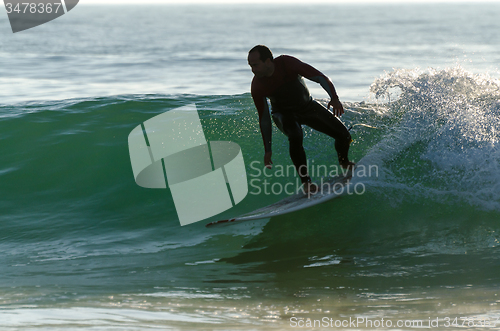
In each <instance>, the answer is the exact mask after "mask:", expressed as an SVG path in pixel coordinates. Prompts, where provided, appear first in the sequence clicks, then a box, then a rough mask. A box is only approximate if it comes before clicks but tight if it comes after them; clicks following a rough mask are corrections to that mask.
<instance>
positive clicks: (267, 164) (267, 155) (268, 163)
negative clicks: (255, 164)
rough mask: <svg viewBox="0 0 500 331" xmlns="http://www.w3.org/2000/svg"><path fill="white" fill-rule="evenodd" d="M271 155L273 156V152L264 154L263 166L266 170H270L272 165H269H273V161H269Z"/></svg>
mask: <svg viewBox="0 0 500 331" xmlns="http://www.w3.org/2000/svg"><path fill="white" fill-rule="evenodd" d="M272 155H273V152H266V154H264V166H265V167H266V168H267V169H271V168H272V165H271V164H273V161H272V160H271V156H272Z"/></svg>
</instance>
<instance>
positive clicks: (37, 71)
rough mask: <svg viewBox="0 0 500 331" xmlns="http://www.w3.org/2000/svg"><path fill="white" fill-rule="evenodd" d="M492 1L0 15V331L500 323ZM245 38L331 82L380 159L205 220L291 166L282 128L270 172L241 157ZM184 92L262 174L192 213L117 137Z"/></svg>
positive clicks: (365, 148) (249, 133) (498, 48)
mask: <svg viewBox="0 0 500 331" xmlns="http://www.w3.org/2000/svg"><path fill="white" fill-rule="evenodd" d="M2 11H3V10H2ZM499 16H500V5H499V4H491V3H490V4H487V3H484V4H481V3H471V4H425V5H424V4H420V5H418V4H411V5H410V4H398V5H389V4H377V5H366V4H357V5H354V4H351V5H325V4H322V5H314V4H309V5H301V6H299V5H296V6H292V5H287V6H277V5H224V6H223V5H203V6H202V5H189V6H187V5H186V6H95V7H94V6H90V5H85V4H79V5H78V6H77V7H75V8H74V9H73V10H72V11H71V12H69V13H68V14H66V15H64V16H62V17H60V18H58V19H56V20H54V21H52V22H49V23H47V24H44V25H42V26H39V27H36V28H33V29H30V30H26V31H23V32H19V33H15V34H13V33H12V31H11V29H10V25H9V22H8V19H7V15H6V14H4V13H0V250H1V252H2V253H1V254H0V330H51V331H52V330H287V329H290V330H295V329H308V330H311V329H313V330H320V329H324V330H329V329H339V330H340V329H343V330H347V329H353V330H360V329H377V330H412V329H417V328H432V329H436V330H438V329H439V330H451V329H471V330H474V329H481V330H485V329H486V330H500V295H499V285H500V242H499V240H500V147H499V140H500V81H499V71H498V64H499V62H500V34H499V33H498V31H500V20H498V17H499ZM255 44H266V45H268V46H269V47H270V48H271V49H272V50H273V52H274V53H275V55H279V54H289V55H293V56H296V57H298V58H300V59H301V60H303V61H305V62H307V63H309V64H311V65H313V66H315V67H316V68H318V69H319V70H321V71H322V72H324V73H325V74H326V75H328V76H329V77H330V78H331V79H332V81H333V83H334V84H335V86H336V89H337V92H338V94H339V96H340V99H341V101H343V103H344V107H345V109H346V113H345V114H344V115H343V116H342V121H343V122H344V123H345V124H346V126H348V127H349V128H350V127H352V129H351V133H352V136H353V138H354V142H353V143H352V145H351V150H350V156H351V158H352V160H353V161H355V162H358V166H359V168H361V166H364V167H367V168H368V167H370V166H371V168H369V169H373V171H372V172H370V173H365V174H361V175H358V176H355V178H353V183H356V184H357V185H358V186H357V188H358V190H357V191H356V192H350V193H346V194H344V195H342V196H340V197H338V198H336V199H333V200H331V201H329V202H327V203H324V204H321V205H318V206H315V207H312V208H310V209H306V210H302V211H299V212H295V213H291V214H288V215H283V216H277V217H273V218H270V219H264V220H259V221H253V222H246V223H241V224H232V225H227V226H219V227H211V228H210V227H209V228H206V227H205V224H206V223H207V222H210V221H214V220H217V219H224V218H230V217H234V216H237V215H239V214H242V213H245V212H249V211H251V210H253V209H256V208H258V207H262V206H265V205H268V204H270V203H273V202H275V201H278V200H279V199H281V198H283V197H285V196H286V195H287V194H286V192H283V191H282V190H279V188H280V187H282V186H283V185H286V184H287V183H289V182H292V183H295V182H296V177H295V175H294V174H293V173H291V174H289V173H287V174H284V173H282V172H281V173H280V172H278V170H279V169H284V168H285V167H287V166H290V164H291V162H290V160H289V156H288V143H287V140H286V139H285V137H284V136H283V135H282V134H281V133H280V132H279V131H278V130H277V129H276V128H275V129H274V130H275V131H274V134H273V161H274V168H273V170H272V171H271V173H270V177H267V175H269V173H260V172H259V171H257V170H256V168H258V167H254V166H251V164H259V162H261V161H262V157H263V146H262V140H261V136H260V132H259V126H258V122H257V115H256V111H255V108H254V105H253V101H252V99H251V96H250V94H249V87H250V81H251V79H252V73H251V71H250V69H249V67H248V64H247V61H246V56H247V52H248V50H249V49H250V48H251V47H253V46H254V45H255ZM308 86H309V87H310V90H311V92H312V94H313V96H314V97H315V98H317V99H318V100H319V101H320V102H323V103H325V104H326V103H327V102H328V100H327V99H326V96H327V95H326V93H325V92H324V91H323V90H322V89H321V87H320V86H319V85H318V84H316V83H314V82H308ZM193 103H194V104H196V107H197V108H198V113H199V116H200V119H201V123H202V125H203V129H204V133H205V136H206V138H207V139H208V140H209V141H216V140H226V141H232V142H235V143H237V144H238V145H240V147H241V149H242V153H243V157H244V160H245V165H246V170H247V175H248V178H249V179H254V180H255V181H253V182H252V183H253V185H252V186H249V194H248V195H247V197H246V198H245V199H244V200H243V201H242V202H241V203H239V204H237V205H236V206H235V207H233V208H231V209H229V210H227V211H225V212H223V213H222V214H220V215H218V216H215V217H212V218H209V219H207V220H204V221H201V222H197V223H194V224H191V225H186V226H182V227H181V226H180V224H179V218H178V216H177V213H176V210H175V206H174V202H173V198H172V194H171V191H170V189H146V188H142V187H140V186H138V185H137V184H136V183H135V181H134V176H133V173H132V167H131V163H130V156H129V149H128V140H127V139H128V135H129V133H130V132H131V131H132V129H134V128H135V127H136V126H138V125H140V124H141V123H143V122H144V121H146V120H147V119H149V118H152V117H154V116H156V115H159V114H162V113H164V112H166V111H169V110H172V109H174V108H177V107H181V106H184V105H188V104H193ZM304 132H305V137H306V138H305V148H306V152H307V155H308V158H309V160H310V162H311V164H312V165H313V168H314V167H316V168H315V169H318V170H319V169H322V168H321V166H327V167H334V166H336V164H337V163H336V156H335V152H334V147H333V141H332V140H331V139H330V138H328V137H326V136H324V135H322V134H319V133H317V132H314V131H312V130H311V129H309V128H307V127H305V128H304ZM313 179H314V180H316V181H320V180H321V179H322V174H321V172H320V171H318V172H317V173H315V174H314V175H313ZM266 180H267V184H268V185H267V186H264V183H265V182H266ZM265 188H268V189H269V190H270V191H265ZM273 189H274V190H273Z"/></svg>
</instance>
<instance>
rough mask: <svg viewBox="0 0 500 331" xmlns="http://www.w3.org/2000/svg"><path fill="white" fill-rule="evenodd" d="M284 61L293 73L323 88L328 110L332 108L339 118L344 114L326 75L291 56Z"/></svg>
mask: <svg viewBox="0 0 500 331" xmlns="http://www.w3.org/2000/svg"><path fill="white" fill-rule="evenodd" d="M286 61H287V62H288V65H289V66H290V68H292V70H293V71H294V72H296V73H297V74H299V75H301V76H302V77H305V78H307V79H309V80H312V81H313V82H316V83H318V84H320V85H321V87H323V89H324V90H325V91H326V93H328V95H329V96H330V102H329V103H328V108H330V106H331V107H332V108H333V111H334V114H335V115H337V116H340V115H342V114H343V113H344V108H343V107H342V103H341V102H340V100H339V96H338V95H337V91H335V87H334V86H333V83H332V81H331V80H330V78H328V77H327V76H326V75H324V74H323V73H322V72H321V71H319V70H318V69H316V68H314V67H313V66H311V65H309V64H307V63H304V62H302V61H300V60H299V59H297V58H294V57H293V56H287V59H286Z"/></svg>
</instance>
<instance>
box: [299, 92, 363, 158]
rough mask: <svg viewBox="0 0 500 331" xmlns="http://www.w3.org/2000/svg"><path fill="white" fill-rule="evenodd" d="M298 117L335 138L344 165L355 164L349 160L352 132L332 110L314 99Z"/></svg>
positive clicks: (301, 121)
mask: <svg viewBox="0 0 500 331" xmlns="http://www.w3.org/2000/svg"><path fill="white" fill-rule="evenodd" d="M298 118H299V121H300V123H301V124H305V125H307V126H309V127H311V128H313V129H314V130H316V131H319V132H322V133H324V134H327V135H329V136H330V137H332V138H333V139H335V149H336V151H337V154H338V159H339V163H340V165H341V166H342V167H344V168H347V167H349V166H352V165H354V164H353V163H352V162H349V157H348V153H349V146H350V145H351V141H352V138H351V134H350V133H349V130H347V128H346V127H345V125H344V124H343V123H342V122H341V121H340V120H339V119H338V118H337V117H336V116H335V115H333V113H332V112H330V111H329V110H328V109H326V107H324V106H323V105H321V104H320V103H318V102H317V101H314V100H313V101H312V102H311V103H310V104H309V105H308V107H307V109H306V110H305V111H304V112H301V113H300V114H299V115H298Z"/></svg>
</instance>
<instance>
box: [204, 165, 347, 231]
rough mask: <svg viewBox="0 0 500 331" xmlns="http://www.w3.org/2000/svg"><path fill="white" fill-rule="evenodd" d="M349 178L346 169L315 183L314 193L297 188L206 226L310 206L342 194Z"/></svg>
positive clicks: (289, 211)
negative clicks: (279, 197)
mask: <svg viewBox="0 0 500 331" xmlns="http://www.w3.org/2000/svg"><path fill="white" fill-rule="evenodd" d="M351 178H352V171H347V172H346V173H345V174H342V175H339V176H335V177H331V178H328V179H326V180H324V179H322V180H321V182H319V183H316V184H317V185H318V187H319V190H318V193H316V194H311V195H307V194H305V193H304V192H303V191H302V190H299V192H297V193H295V194H293V195H290V196H288V197H286V198H284V199H282V200H280V201H278V202H276V203H273V204H270V205H268V206H265V207H262V208H259V209H257V210H254V211H252V212H249V213H246V214H243V215H240V216H238V217H235V218H231V219H225V220H219V221H214V222H211V223H208V224H206V227H212V226H216V225H221V224H228V223H239V222H244V221H250V220H258V219H264V218H269V217H274V216H278V215H285V214H288V213H292V212H294V211H298V210H301V209H305V208H309V207H312V206H314V205H317V204H320V203H323V202H325V201H328V200H331V199H334V198H336V197H338V196H340V195H342V194H344V193H345V192H346V191H347V186H348V185H349V180H350V179H351Z"/></svg>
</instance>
